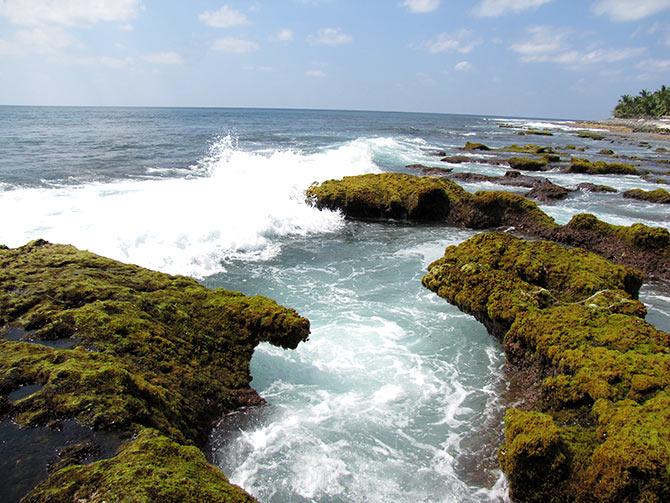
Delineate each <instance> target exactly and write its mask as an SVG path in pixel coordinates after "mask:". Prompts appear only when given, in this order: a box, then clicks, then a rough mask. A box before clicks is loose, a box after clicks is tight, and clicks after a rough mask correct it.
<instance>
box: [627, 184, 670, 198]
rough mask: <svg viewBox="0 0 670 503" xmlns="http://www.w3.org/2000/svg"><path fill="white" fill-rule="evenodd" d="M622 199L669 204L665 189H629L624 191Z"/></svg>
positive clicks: (668, 195) (669, 194) (668, 196)
mask: <svg viewBox="0 0 670 503" xmlns="http://www.w3.org/2000/svg"><path fill="white" fill-rule="evenodd" d="M661 181H662V180H661ZM623 197H626V198H628V199H639V200H640V201H649V202H651V203H659V204H670V192H668V191H667V190H665V189H656V190H642V189H631V190H627V191H625V192H624V193H623Z"/></svg>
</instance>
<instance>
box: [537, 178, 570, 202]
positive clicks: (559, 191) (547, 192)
mask: <svg viewBox="0 0 670 503" xmlns="http://www.w3.org/2000/svg"><path fill="white" fill-rule="evenodd" d="M571 192H572V190H570V189H566V188H565V187H561V186H560V185H556V184H555V183H553V182H550V181H548V180H547V181H545V182H541V183H538V184H536V185H535V186H534V187H533V189H532V190H531V191H530V192H528V193H527V194H526V197H528V198H530V199H537V200H538V201H542V202H551V201H559V200H561V199H565V198H566V197H568V196H569V195H570V193H571Z"/></svg>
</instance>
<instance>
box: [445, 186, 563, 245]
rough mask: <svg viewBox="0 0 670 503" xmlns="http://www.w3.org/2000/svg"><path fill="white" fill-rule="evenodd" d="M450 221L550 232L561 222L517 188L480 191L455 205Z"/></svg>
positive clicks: (465, 225) (462, 223) (470, 226)
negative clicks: (510, 190)
mask: <svg viewBox="0 0 670 503" xmlns="http://www.w3.org/2000/svg"><path fill="white" fill-rule="evenodd" d="M449 222H450V223H452V224H454V225H457V226H459V227H466V228H469V229H492V228H498V227H507V228H509V227H514V228H515V229H517V230H519V231H522V232H527V233H530V234H537V235H544V234H547V233H550V232H551V231H552V229H554V228H555V227H556V226H557V225H556V222H555V221H554V219H553V218H551V217H550V216H549V215H547V214H546V213H545V212H543V211H542V210H541V209H540V207H539V206H538V205H537V204H536V203H535V202H534V201H531V200H530V199H527V198H525V197H523V196H521V195H519V194H515V193H513V192H503V191H479V192H475V194H474V195H473V196H471V197H470V198H469V199H467V200H465V201H464V203H463V204H461V205H459V206H457V207H456V208H454V211H452V213H451V214H450V217H449Z"/></svg>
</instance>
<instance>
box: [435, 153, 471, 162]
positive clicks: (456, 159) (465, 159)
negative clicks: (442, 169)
mask: <svg viewBox="0 0 670 503" xmlns="http://www.w3.org/2000/svg"><path fill="white" fill-rule="evenodd" d="M473 160H474V159H473V158H472V157H468V156H467V155H449V156H444V157H443V158H442V159H440V161H442V162H449V163H451V164H462V163H464V162H473Z"/></svg>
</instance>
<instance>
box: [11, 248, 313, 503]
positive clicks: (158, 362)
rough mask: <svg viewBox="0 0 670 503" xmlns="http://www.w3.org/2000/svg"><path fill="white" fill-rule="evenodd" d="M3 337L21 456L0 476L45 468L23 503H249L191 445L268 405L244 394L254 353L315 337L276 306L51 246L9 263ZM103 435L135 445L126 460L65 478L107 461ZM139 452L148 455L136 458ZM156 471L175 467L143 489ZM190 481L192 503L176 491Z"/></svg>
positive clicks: (29, 483)
mask: <svg viewBox="0 0 670 503" xmlns="http://www.w3.org/2000/svg"><path fill="white" fill-rule="evenodd" d="M0 327H1V328H0V334H2V335H3V338H0V414H2V417H3V418H4V419H3V431H4V435H5V436H4V437H3V438H4V439H5V442H8V443H11V444H12V445H14V446H15V449H14V450H15V452H16V455H17V456H18V457H17V459H16V460H15V461H14V462H9V463H5V464H4V465H3V466H2V472H0V473H1V474H2V476H3V477H12V476H14V475H13V474H14V472H15V470H13V468H12V467H13V466H15V465H18V464H23V463H28V464H30V465H34V466H35V467H36V468H35V470H33V471H30V472H29V473H28V474H26V475H17V476H20V477H22V480H23V479H25V482H24V483H20V482H19V481H16V484H12V485H13V486H15V487H16V488H17V489H16V490H17V491H21V492H28V491H30V490H31V489H32V491H31V492H29V494H28V495H27V496H26V501H73V500H74V501H77V500H87V501H88V500H90V499H91V498H92V497H93V496H94V495H98V496H99V495H100V494H104V498H103V499H106V500H108V501H116V500H119V499H122V498H121V496H122V495H124V494H132V495H133V497H134V498H136V499H137V500H141V499H143V498H145V499H146V498H153V497H154V496H153V492H154V491H158V492H159V493H160V494H162V496H161V497H163V498H164V499H163V500H164V501H203V500H208V501H237V500H245V501H246V500H248V496H247V495H246V494H245V493H244V492H243V491H241V490H239V488H236V487H234V486H232V485H230V484H229V483H228V481H227V479H226V478H225V476H224V475H223V474H222V473H221V472H220V471H219V470H218V469H216V468H214V467H211V466H209V465H207V463H206V461H205V458H204V456H203V454H202V453H201V452H200V451H199V450H198V449H197V448H196V447H193V446H197V445H202V443H203V442H204V441H205V439H206V437H207V434H208V432H209V430H210V428H211V425H212V422H213V421H214V420H215V419H217V418H218V417H220V416H221V414H223V413H224V412H227V411H231V410H234V409H236V408H238V407H240V406H247V405H251V404H261V403H262V402H263V401H262V399H261V398H260V397H259V396H258V395H257V394H256V393H255V391H254V390H253V389H252V388H251V387H250V386H249V383H250V381H251V376H250V375H249V361H250V359H251V355H252V354H253V351H254V348H255V347H256V345H257V344H259V343H260V342H262V341H267V342H270V343H272V344H275V345H277V346H280V347H284V348H295V347H296V346H297V345H298V344H299V343H300V342H301V341H304V340H306V339H307V337H308V335H309V322H308V321H307V320H306V319H305V318H302V317H301V316H299V315H298V313H296V312H295V311H294V310H291V309H287V308H284V307H281V306H279V305H278V304H276V303H275V302H274V301H272V300H270V299H268V298H265V297H260V296H256V297H247V296H245V295H242V294H240V293H237V292H232V291H227V290H222V289H218V290H209V289H207V288H205V287H203V286H202V285H200V284H199V283H198V282H197V281H195V280H193V279H190V278H186V277H181V276H169V275H167V274H162V273H158V272H153V271H149V270H147V269H143V268H141V267H137V266H133V265H128V264H123V263H120V262H117V261H114V260H110V259H106V258H104V257H100V256H97V255H94V254H92V253H89V252H85V251H81V250H77V249H76V248H74V247H71V246H65V245H55V244H50V243H47V242H45V241H33V242H31V243H29V244H27V245H25V246H23V247H20V248H16V249H2V250H0ZM73 341H76V344H72V342H73ZM91 347H94V348H95V351H91V350H90V348H91ZM72 425H76V426H72ZM64 431H65V432H66V433H67V432H70V433H71V434H64V433H63V432H64ZM91 432H95V433H91ZM101 432H109V434H113V435H116V436H117V437H118V436H120V437H123V438H126V439H127V438H129V437H134V438H135V439H136V440H133V441H130V443H127V444H126V445H124V446H123V447H122V449H121V450H122V451H123V452H124V454H125V458H124V460H123V461H121V460H118V459H117V458H116V457H112V458H110V459H109V460H106V461H95V462H94V463H93V464H91V465H88V466H86V467H83V468H78V469H76V470H75V469H72V468H67V467H65V465H67V464H71V463H70V462H69V461H64V460H66V459H69V460H74V461H72V462H76V463H79V462H80V461H81V460H82V459H89V458H90V456H89V455H91V454H92V453H94V452H103V453H104V455H103V457H109V456H110V455H111V453H110V451H109V449H99V448H98V447H96V446H97V445H98V444H100V441H99V440H98V439H97V435H103V433H101ZM91 435H93V437H91ZM42 437H44V438H46V439H48V441H46V440H45V442H46V443H45V445H44V447H43V448H40V447H39V445H41V443H40V442H41V441H40V440H39V439H40V438H42ZM140 439H141V441H140ZM136 442H139V444H137V443H136ZM140 444H141V446H142V449H145V448H146V451H145V452H144V454H143V455H141V456H140V455H134V454H133V455H131V453H133V452H135V451H134V449H136V448H138V447H137V446H138V445H140ZM32 446H34V448H33V447H32ZM61 449H68V450H67V452H66V456H64V457H63V456H61V457H60V459H56V460H55V461H54V460H53V459H54V450H56V451H58V452H60V450H61ZM56 457H58V456H56ZM50 464H53V466H54V470H55V471H53V472H51V473H47V471H46V470H45V469H44V467H46V466H47V465H50ZM161 466H163V467H169V468H166V470H165V471H164V472H163V475H162V476H161V477H159V476H158V473H159V472H160V470H159V471H157V472H155V476H153V475H152V476H146V474H147V473H148V472H147V470H153V469H154V468H155V467H161ZM16 473H19V474H20V471H19V472H16ZM40 474H41V475H40ZM140 474H144V475H145V476H140ZM38 475H39V477H38ZM186 475H188V478H189V480H190V481H191V483H192V485H193V487H192V489H191V491H190V492H189V491H183V490H182V489H181V488H180V487H181V482H179V481H180V480H181V479H178V478H175V479H171V478H170V477H182V478H183V477H185V476H186ZM163 477H164V478H163ZM42 478H46V480H44V481H43V482H42V483H41V484H40V485H39V487H38V488H34V486H35V483H36V482H38V481H39V480H41V479H42ZM159 479H160V480H159ZM120 480H125V481H126V482H124V483H123V484H122V483H117V482H118V481H120ZM133 480H135V481H134V482H133ZM124 484H127V485H126V486H124ZM158 486H160V488H158ZM185 487H187V486H185ZM198 487H200V488H201V489H198ZM19 488H20V489H19ZM103 488H104V490H103ZM216 492H220V493H221V495H222V496H220V497H217V498H214V499H211V498H210V496H209V495H210V493H211V494H214V493H216ZM156 494H158V493H156ZM225 495H229V496H230V497H233V496H234V498H233V499H226V497H224V496H225ZM18 496H20V495H19V494H18V493H16V494H14V495H13V496H11V498H9V499H8V501H13V500H15V499H16V497H18ZM98 496H96V497H98ZM100 497H102V496H100ZM12 498H14V499H12ZM203 498H204V499H203ZM208 498H209V499H208ZM235 498H237V499H235Z"/></svg>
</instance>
